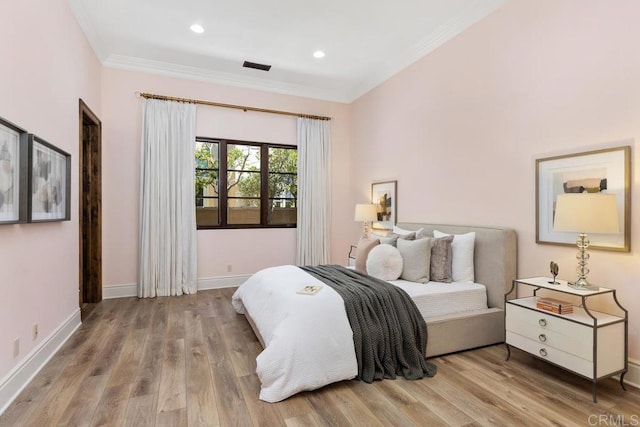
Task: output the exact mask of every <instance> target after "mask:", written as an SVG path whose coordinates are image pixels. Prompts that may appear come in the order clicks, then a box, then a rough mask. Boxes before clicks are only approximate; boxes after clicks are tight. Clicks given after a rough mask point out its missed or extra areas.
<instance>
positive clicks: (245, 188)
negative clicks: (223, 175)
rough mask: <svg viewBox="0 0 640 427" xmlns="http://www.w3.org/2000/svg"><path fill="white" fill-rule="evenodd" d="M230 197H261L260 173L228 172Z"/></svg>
mask: <svg viewBox="0 0 640 427" xmlns="http://www.w3.org/2000/svg"><path fill="white" fill-rule="evenodd" d="M227 189H228V196H229V197H260V172H227Z"/></svg>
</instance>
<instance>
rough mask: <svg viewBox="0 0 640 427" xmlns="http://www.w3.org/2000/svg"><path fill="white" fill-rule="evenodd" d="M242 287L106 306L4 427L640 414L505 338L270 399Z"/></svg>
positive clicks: (606, 386)
mask: <svg viewBox="0 0 640 427" xmlns="http://www.w3.org/2000/svg"><path fill="white" fill-rule="evenodd" d="M233 291H234V290H233V289H220V290H212V291H201V292H199V293H198V294H196V295H189V296H183V297H172V298H156V299H145V300H138V299H137V298H122V299H115V300H106V301H103V302H101V303H99V304H96V306H95V307H94V308H93V309H92V310H91V311H90V312H89V314H88V315H87V318H86V319H85V320H84V323H83V325H82V326H81V328H80V329H79V330H78V331H77V332H76V333H75V334H74V335H73V336H72V337H71V338H70V339H69V341H68V342H67V343H66V344H65V345H64V346H63V348H62V349H61V350H60V351H59V352H58V354H57V355H55V356H54V357H53V358H52V359H51V361H50V362H49V363H48V364H47V365H46V366H45V368H44V369H43V370H42V371H41V372H40V373H39V374H38V375H37V376H36V377H35V379H34V380H33V382H32V383H31V384H30V385H29V386H28V387H27V388H26V389H25V390H24V391H23V392H22V393H21V394H20V396H19V397H18V398H17V399H16V400H15V401H14V403H13V404H12V405H11V406H10V407H9V408H8V409H7V410H6V411H5V413H4V414H3V415H2V416H0V426H56V425H63V426H76V425H77V426H80V425H82V426H98V425H100V426H102V425H112V426H121V425H124V426H231V425H238V426H252V425H253V426H325V425H336V426H359V425H361V426H388V425H398V426H411V425H416V426H418V425H419V426H438V425H451V426H478V425H501V426H515V425H518V426H521V425H527V426H549V425H556V426H573V425H575V426H587V425H614V420H616V421H617V424H616V425H638V423H639V422H640V391H639V390H637V389H633V388H629V390H628V391H626V392H625V391H623V390H622V389H621V388H620V386H619V384H618V382H617V381H615V380H613V379H610V380H605V381H602V382H600V383H599V394H598V397H599V399H598V403H597V404H594V403H593V402H592V401H591V383H590V382H589V381H586V380H584V379H581V378H579V377H577V376H574V375H571V374H569V373H567V372H565V371H563V370H561V369H558V368H555V367H553V366H551V365H548V364H546V363H544V362H541V361H538V360H536V359H534V358H532V357H530V356H528V355H526V354H524V353H522V352H520V351H517V350H515V351H514V353H513V355H512V357H511V360H510V361H508V362H505V360H504V358H505V354H506V351H505V348H504V346H502V345H498V346H492V347H487V348H482V349H478V350H474V351H468V352H464V353H459V354H453V355H448V356H443V357H438V358H433V359H431V361H433V362H434V363H435V364H436V365H437V367H438V374H437V375H436V376H435V377H433V378H427V379H423V380H419V381H406V380H404V379H398V380H395V381H391V380H385V381H379V382H376V383H374V384H365V383H361V382H358V381H344V382H341V383H337V384H333V385H330V386H327V387H324V388H323V389H321V390H317V391H314V392H305V393H301V394H299V395H296V396H294V397H292V398H290V399H287V400H285V401H284V402H280V403H275V404H268V403H265V402H262V401H260V400H258V398H257V396H258V391H259V387H260V383H259V381H258V378H257V376H256V374H255V357H256V356H257V355H258V353H259V352H260V350H261V347H260V344H259V343H258V341H257V340H256V338H255V336H254V334H253V332H252V330H251V328H250V327H249V325H248V323H247V321H246V319H245V318H244V317H243V316H240V315H237V314H235V312H234V311H233V309H232V307H231V303H230V301H231V295H232V293H233ZM603 420H605V421H604V422H603ZM607 420H608V421H607ZM634 420H635V423H636V424H633V423H634ZM623 422H627V424H623Z"/></svg>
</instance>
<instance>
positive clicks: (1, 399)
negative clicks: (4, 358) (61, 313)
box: [0, 309, 82, 415]
mask: <svg viewBox="0 0 640 427" xmlns="http://www.w3.org/2000/svg"><path fill="white" fill-rule="evenodd" d="M81 324H82V321H81V319H80V309H78V310H77V311H76V312H74V313H73V314H72V315H71V316H70V317H69V318H68V319H67V320H65V321H64V322H63V323H62V325H60V327H58V329H56V330H55V331H53V332H52V333H51V334H50V335H49V336H48V337H47V338H46V339H44V340H42V342H41V343H40V344H39V345H38V346H37V347H35V348H34V349H33V350H31V351H30V352H29V354H27V355H26V356H25V358H24V359H23V360H22V361H20V363H19V364H18V365H17V366H16V367H14V368H13V369H12V370H11V371H10V372H9V373H8V374H7V375H6V376H5V377H4V378H3V379H2V381H0V415H2V413H3V412H4V411H5V410H6V409H7V407H8V406H9V405H10V404H11V402H13V401H14V400H15V398H16V397H18V395H19V394H20V392H21V391H22V390H23V389H24V388H25V387H26V386H27V385H28V384H29V383H30V382H31V380H32V379H33V377H35V376H36V374H37V373H38V372H40V370H41V369H42V368H43V367H44V365H45V364H46V363H47V362H48V361H49V359H51V358H52V357H53V355H54V354H56V353H57V352H58V350H59V349H60V347H62V345H63V344H64V343H65V342H66V341H67V340H68V339H69V337H70V336H71V334H73V333H74V332H75V331H76V329H78V328H79V327H80V325H81Z"/></svg>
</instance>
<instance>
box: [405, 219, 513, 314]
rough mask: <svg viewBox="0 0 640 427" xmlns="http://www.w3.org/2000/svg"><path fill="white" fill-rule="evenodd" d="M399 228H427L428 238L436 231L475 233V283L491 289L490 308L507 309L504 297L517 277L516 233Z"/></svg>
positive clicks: (440, 227) (444, 227)
mask: <svg viewBox="0 0 640 427" xmlns="http://www.w3.org/2000/svg"><path fill="white" fill-rule="evenodd" d="M397 225H398V227H400V228H404V229H406V230H418V229H420V228H424V229H425V231H426V232H427V234H428V235H431V236H432V235H433V230H438V231H442V232H443V233H448V234H464V233H469V232H471V231H475V233H476V241H475V248H474V268H475V282H477V283H481V284H483V285H485V286H486V287H487V302H488V305H489V307H500V308H504V294H505V292H507V291H508V290H509V289H511V283H512V281H513V279H515V278H516V274H517V250H518V249H517V242H516V232H515V230H512V229H509V228H491V227H475V226H468V225H443V224H425V223H417V222H400V223H398V224H397Z"/></svg>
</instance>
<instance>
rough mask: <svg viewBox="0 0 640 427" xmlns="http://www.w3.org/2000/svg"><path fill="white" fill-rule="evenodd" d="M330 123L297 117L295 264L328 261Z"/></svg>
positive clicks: (313, 263)
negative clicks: (296, 245) (296, 242)
mask: <svg viewBox="0 0 640 427" xmlns="http://www.w3.org/2000/svg"><path fill="white" fill-rule="evenodd" d="M330 146H331V126H330V123H329V121H328V120H315V119H305V118H299V119H298V224H297V237H298V239H297V241H298V247H297V256H296V263H297V264H298V265H319V264H327V263H328V262H329V233H330V229H329V226H330V220H331V219H330V217H329V216H330V213H331V181H330V179H331V170H330V164H329V163H330V162H329V159H330V156H331V150H330Z"/></svg>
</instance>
